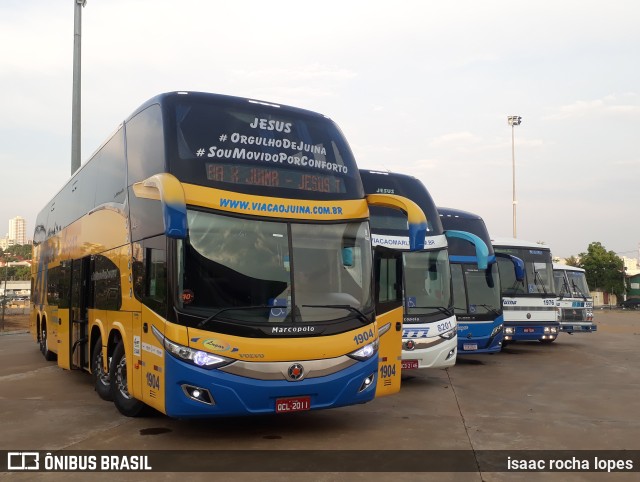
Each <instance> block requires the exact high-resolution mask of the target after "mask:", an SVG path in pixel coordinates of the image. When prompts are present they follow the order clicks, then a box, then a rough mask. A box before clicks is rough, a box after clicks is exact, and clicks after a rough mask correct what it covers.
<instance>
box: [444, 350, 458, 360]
mask: <svg viewBox="0 0 640 482" xmlns="http://www.w3.org/2000/svg"><path fill="white" fill-rule="evenodd" d="M455 354H456V349H455V348H454V349H453V350H451V351H450V352H449V354H448V355H447V358H445V360H448V359H449V358H451V357H452V356H454V355H455Z"/></svg>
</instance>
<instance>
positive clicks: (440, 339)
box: [360, 169, 488, 371]
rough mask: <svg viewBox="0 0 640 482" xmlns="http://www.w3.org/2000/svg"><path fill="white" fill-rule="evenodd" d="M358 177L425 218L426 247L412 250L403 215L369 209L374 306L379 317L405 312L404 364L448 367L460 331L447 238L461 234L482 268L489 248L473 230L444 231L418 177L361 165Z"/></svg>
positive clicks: (367, 186) (375, 191)
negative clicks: (408, 202)
mask: <svg viewBox="0 0 640 482" xmlns="http://www.w3.org/2000/svg"><path fill="white" fill-rule="evenodd" d="M360 177H361V178H362V184H363V186H364V190H365V193H366V194H367V197H370V196H371V195H375V194H385V195H399V196H403V197H405V198H408V199H410V200H411V201H413V202H415V203H416V204H417V205H418V206H419V207H420V208H421V209H422V211H423V212H424V214H425V216H426V218H427V226H426V236H425V237H424V248H423V249H422V250H419V251H411V252H410V251H409V237H410V236H411V225H408V224H407V215H406V214H403V213H402V212H400V211H398V210H395V209H389V208H385V207H381V206H371V207H370V209H369V211H370V220H371V236H372V239H371V241H372V242H371V244H372V246H374V274H375V279H376V284H375V301H376V311H377V313H378V315H379V316H381V315H383V314H386V313H388V312H392V311H394V310H401V311H402V312H403V323H402V369H403V371H405V370H411V369H417V368H420V369H422V368H446V367H450V366H452V365H454V364H455V362H456V357H457V346H458V336H457V322H456V317H455V313H454V307H453V292H452V286H451V268H450V265H449V253H448V241H447V240H448V238H461V239H464V240H465V241H468V242H469V243H470V245H473V246H474V249H475V253H477V256H478V257H479V260H478V263H479V264H480V265H482V266H483V269H484V268H486V266H487V255H488V248H487V246H486V244H485V243H484V242H483V241H482V239H480V238H479V237H477V236H475V235H473V234H471V233H467V232H461V231H455V230H451V231H448V232H446V233H445V231H444V230H443V228H442V222H441V220H440V216H439V215H438V211H437V208H436V204H435V203H434V201H433V199H432V198H431V195H430V194H429V191H428V190H427V188H426V187H425V186H424V184H423V183H422V182H421V181H420V180H419V179H417V178H415V177H413V176H407V175H404V174H399V173H395V172H378V171H369V170H363V169H361V170H360Z"/></svg>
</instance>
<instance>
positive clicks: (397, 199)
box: [367, 194, 427, 251]
mask: <svg viewBox="0 0 640 482" xmlns="http://www.w3.org/2000/svg"><path fill="white" fill-rule="evenodd" d="M367 204H368V205H370V206H381V207H385V208H391V209H397V210H399V211H403V212H404V213H405V214H406V215H407V222H408V223H409V250H410V251H421V250H423V249H424V242H425V237H426V235H427V217H426V216H425V214H424V211H423V210H422V209H421V208H420V206H418V205H417V204H416V203H415V202H413V201H412V200H411V199H408V198H406V197H403V196H398V195H396V194H369V195H368V196H367Z"/></svg>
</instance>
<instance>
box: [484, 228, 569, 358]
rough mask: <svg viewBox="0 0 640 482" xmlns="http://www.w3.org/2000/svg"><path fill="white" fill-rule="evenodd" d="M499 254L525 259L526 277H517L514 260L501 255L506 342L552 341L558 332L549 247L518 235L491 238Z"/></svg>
mask: <svg viewBox="0 0 640 482" xmlns="http://www.w3.org/2000/svg"><path fill="white" fill-rule="evenodd" d="M491 243H492V244H493V249H494V251H495V253H496V255H498V254H500V253H502V254H505V255H511V256H516V257H518V258H520V259H521V260H522V261H523V262H524V267H525V273H524V279H523V280H518V279H516V276H515V274H514V269H513V263H512V262H511V261H510V260H509V259H507V258H502V257H498V269H499V270H500V291H501V296H502V310H503V316H504V342H503V346H504V345H505V344H507V343H508V342H510V341H518V340H522V341H535V340H539V341H541V342H542V343H552V342H553V341H555V339H556V338H557V336H558V333H559V327H560V322H559V317H558V308H557V307H556V299H557V295H556V293H555V288H554V283H553V263H552V261H551V250H550V249H549V247H548V246H545V245H543V244H539V243H534V242H530V241H523V240H521V239H515V238H495V239H492V240H491Z"/></svg>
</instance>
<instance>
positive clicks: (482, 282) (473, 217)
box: [438, 207, 523, 355]
mask: <svg viewBox="0 0 640 482" xmlns="http://www.w3.org/2000/svg"><path fill="white" fill-rule="evenodd" d="M438 212H439V213H440V220H441V221H442V227H443V228H444V230H445V233H446V232H447V231H448V230H451V229H455V230H459V231H466V232H469V233H473V234H475V235H476V236H478V237H479V238H480V239H482V240H483V241H484V242H485V243H486V245H487V248H488V250H489V252H488V260H487V261H488V262H487V267H486V268H484V269H482V268H480V267H479V266H478V258H477V256H476V252H475V246H474V245H473V244H472V243H470V242H468V241H467V240H464V239H460V238H451V239H449V261H450V262H451V279H452V282H453V301H454V310H455V314H456V318H457V320H458V354H459V355H464V354H471V353H496V352H499V351H500V350H501V349H502V340H503V336H504V333H503V315H502V303H501V300H500V274H499V271H498V264H497V261H496V255H495V253H494V251H493V247H492V245H491V238H490V236H489V231H488V230H487V227H486V225H485V223H484V220H483V219H482V218H481V217H480V216H478V215H477V214H473V213H470V212H468V211H462V210H459V209H451V208H444V207H439V208H438ZM505 259H506V260H509V262H510V263H511V264H512V271H513V273H514V275H515V278H516V279H522V276H523V262H522V260H520V259H519V258H517V257H514V256H505ZM507 268H508V266H507Z"/></svg>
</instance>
